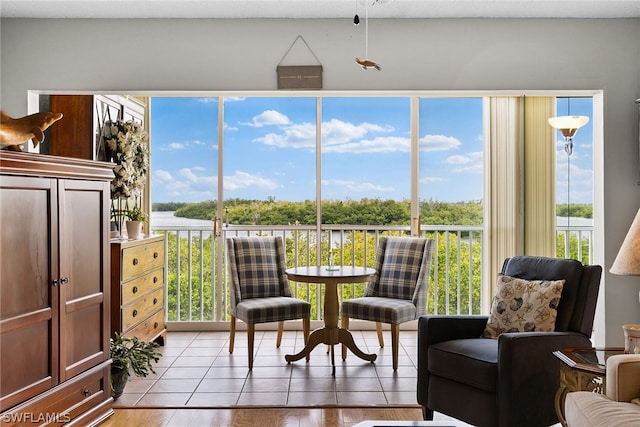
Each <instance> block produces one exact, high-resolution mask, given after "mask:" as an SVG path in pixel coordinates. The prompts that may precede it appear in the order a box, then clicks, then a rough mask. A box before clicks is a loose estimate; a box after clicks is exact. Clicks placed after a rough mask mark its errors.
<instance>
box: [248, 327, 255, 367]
mask: <svg viewBox="0 0 640 427" xmlns="http://www.w3.org/2000/svg"><path fill="white" fill-rule="evenodd" d="M255 332H256V325H254V324H253V323H249V324H247V342H248V347H249V349H248V353H249V370H252V369H253V337H254V336H255Z"/></svg>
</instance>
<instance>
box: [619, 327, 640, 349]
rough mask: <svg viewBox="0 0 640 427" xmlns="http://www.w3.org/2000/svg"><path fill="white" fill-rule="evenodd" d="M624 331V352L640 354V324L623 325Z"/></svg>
mask: <svg viewBox="0 0 640 427" xmlns="http://www.w3.org/2000/svg"><path fill="white" fill-rule="evenodd" d="M622 330H623V331H624V352H625V353H630V354H640V325H622Z"/></svg>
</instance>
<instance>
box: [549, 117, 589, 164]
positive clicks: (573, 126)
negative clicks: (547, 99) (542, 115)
mask: <svg viewBox="0 0 640 427" xmlns="http://www.w3.org/2000/svg"><path fill="white" fill-rule="evenodd" d="M588 122H589V117H587V116H560V117H550V118H549V124H550V125H551V127H553V128H555V129H558V130H559V131H560V133H562V136H564V151H565V153H567V156H570V155H571V154H572V153H573V136H574V135H575V134H576V132H577V131H578V129H580V128H581V127H582V126H584V125H586V124H587V123H588Z"/></svg>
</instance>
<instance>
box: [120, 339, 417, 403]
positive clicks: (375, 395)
mask: <svg viewBox="0 0 640 427" xmlns="http://www.w3.org/2000/svg"><path fill="white" fill-rule="evenodd" d="M353 335H354V339H355V342H356V344H357V345H358V346H359V347H360V348H361V349H362V350H363V351H364V352H367V353H376V354H377V355H378V359H377V360H376V362H375V363H370V362H366V361H364V360H361V359H359V358H358V357H356V356H355V355H353V354H352V353H351V352H348V355H347V360H346V361H344V362H343V361H342V358H341V356H340V346H336V347H335V360H336V375H335V377H333V376H332V374H331V372H332V369H331V358H330V354H327V346H324V345H320V346H318V347H316V348H315V349H314V350H313V352H312V353H311V360H310V361H309V362H306V361H305V359H302V360H299V361H296V362H292V363H291V364H287V362H286V361H285V360H284V355H285V354H292V353H297V352H298V351H300V349H302V348H303V339H302V332H300V331H285V332H284V335H283V339H282V345H281V347H280V348H279V349H278V348H276V346H275V341H276V332H275V331H256V336H255V349H256V351H255V354H256V358H255V361H254V366H253V371H252V372H249V371H248V370H247V339H246V332H244V331H238V332H237V333H236V342H235V350H234V353H233V354H229V333H228V332H169V333H168V334H167V343H166V345H165V346H164V347H161V349H160V350H161V352H162V353H163V357H162V358H161V359H160V361H159V362H158V364H157V365H156V367H155V371H156V374H155V375H153V374H152V375H151V376H148V377H146V378H136V377H131V378H130V380H129V383H128V384H127V386H126V388H125V392H124V394H123V395H122V396H121V397H120V398H119V399H118V400H117V401H116V402H115V404H114V407H115V408H118V407H121V408H122V407H173V408H178V407H191V408H194V407H203V408H205V407H206V408H216V407H221V408H222V407H226V408H228V407H233V406H269V407H274V406H275V407H277V406H288V407H291V406H293V407H296V406H298V407H310V406H311V407H313V406H324V405H340V406H370V405H375V406H381V405H387V406H406V405H409V406H412V405H416V407H417V401H416V374H417V370H416V363H417V362H416V333H415V331H401V332H400V344H401V345H400V350H399V366H398V370H397V371H396V372H394V371H393V368H392V360H391V337H390V335H389V333H388V332H386V333H385V336H384V338H385V347H384V348H380V347H379V346H378V341H377V337H376V333H375V331H353Z"/></svg>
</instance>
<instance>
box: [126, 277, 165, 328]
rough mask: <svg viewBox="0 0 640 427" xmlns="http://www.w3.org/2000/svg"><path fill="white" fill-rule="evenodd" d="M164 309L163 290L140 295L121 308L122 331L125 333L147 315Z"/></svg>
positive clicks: (159, 289)
mask: <svg viewBox="0 0 640 427" xmlns="http://www.w3.org/2000/svg"><path fill="white" fill-rule="evenodd" d="M163 307H164V288H158V289H156V290H155V291H152V292H149V293H147V294H145V295H142V296H141V297H140V298H137V299H135V300H134V301H132V302H131V303H130V304H127V305H125V306H123V307H122V331H123V332H126V331H128V330H129V328H131V327H132V326H135V325H136V324H137V323H139V322H140V321H142V320H143V319H145V318H146V317H147V316H148V315H149V314H151V313H153V312H154V311H156V310H158V309H160V308H163Z"/></svg>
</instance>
